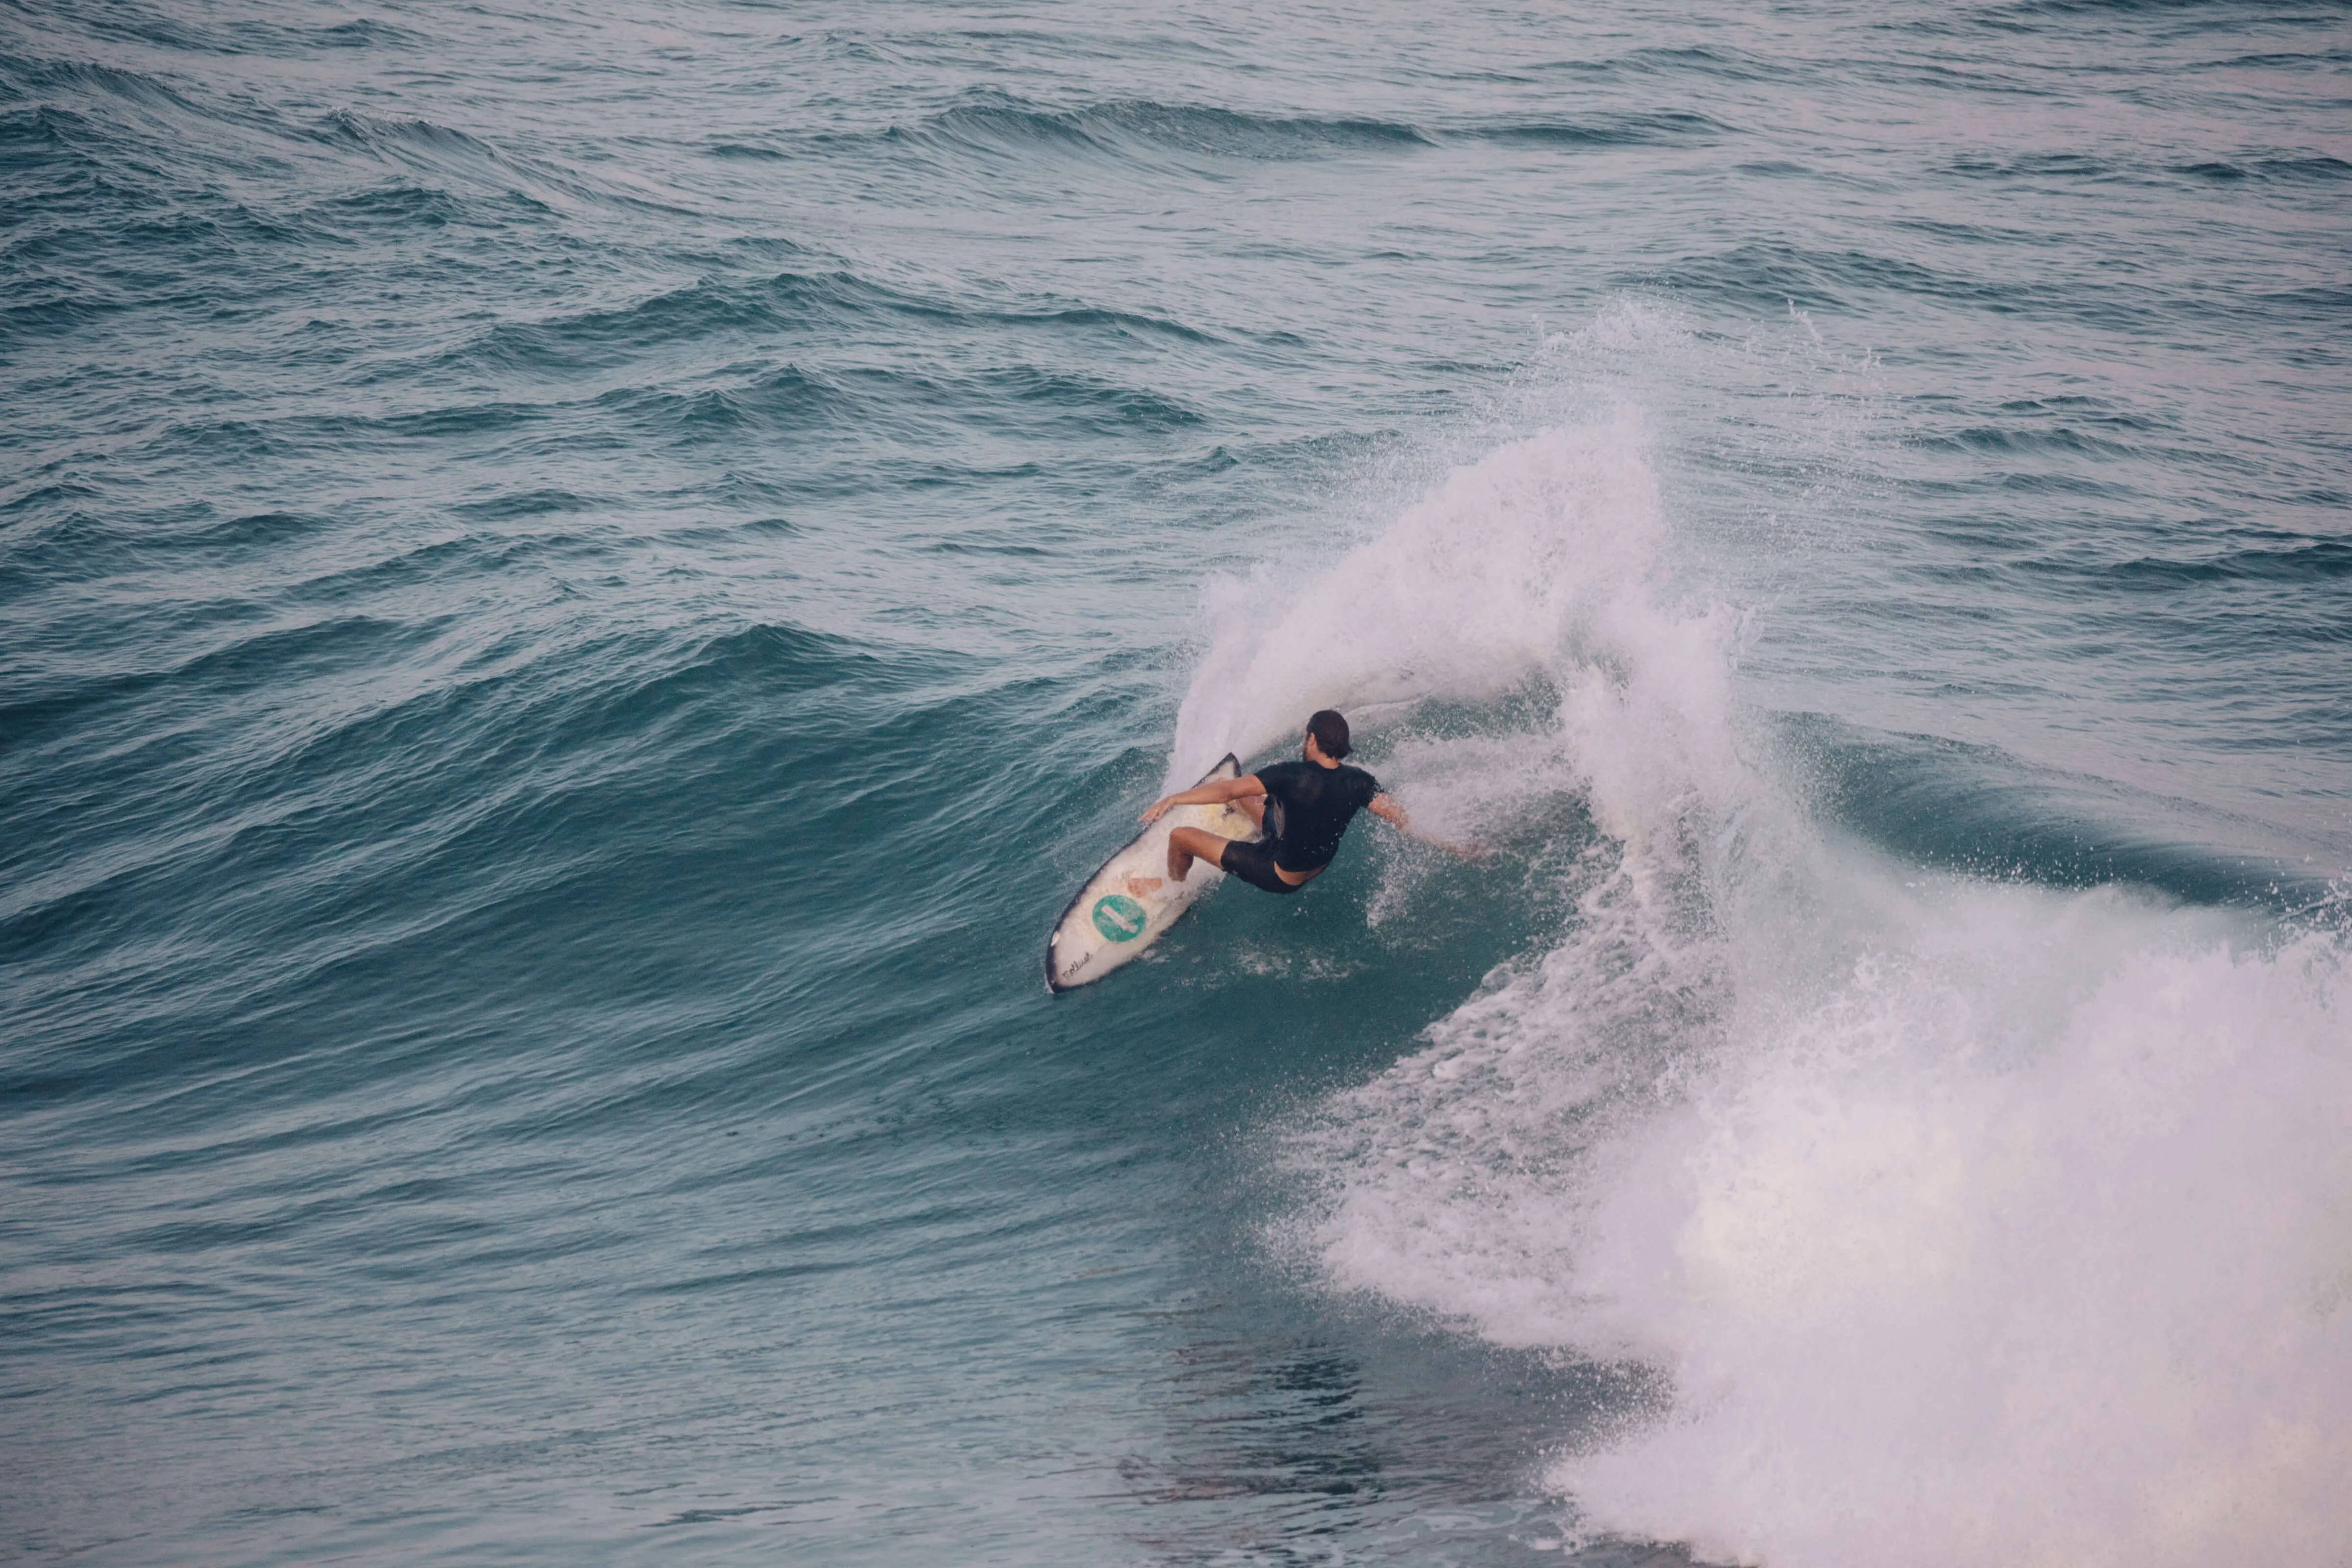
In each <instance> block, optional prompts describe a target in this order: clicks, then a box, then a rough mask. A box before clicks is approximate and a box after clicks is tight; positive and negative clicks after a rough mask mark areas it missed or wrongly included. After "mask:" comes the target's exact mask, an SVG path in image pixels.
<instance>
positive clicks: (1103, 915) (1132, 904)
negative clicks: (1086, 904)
mask: <svg viewBox="0 0 2352 1568" xmlns="http://www.w3.org/2000/svg"><path fill="white" fill-rule="evenodd" d="M1149 919H1150V917H1149V916H1147V915H1145V914H1144V912H1143V906H1142V905H1141V904H1139V903H1137V902H1136V901H1135V900H1133V899H1130V898H1129V897H1128V896H1127V895H1126V894H1125V893H1105V894H1104V895H1103V896H1102V897H1101V898H1099V899H1097V900H1095V930H1097V931H1100V932H1102V933H1103V935H1105V936H1107V937H1108V938H1110V939H1111V941H1113V942H1133V941H1134V940H1135V939H1136V938H1137V937H1139V936H1141V935H1142V934H1143V928H1144V925H1145V924H1146V922H1147V921H1148V920H1149Z"/></svg>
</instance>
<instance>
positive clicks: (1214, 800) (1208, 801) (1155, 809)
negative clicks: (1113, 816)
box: [1140, 773, 1265, 822]
mask: <svg viewBox="0 0 2352 1568" xmlns="http://www.w3.org/2000/svg"><path fill="white" fill-rule="evenodd" d="M1264 794H1265V784H1261V783H1259V782H1258V776H1257V775H1256V774H1255V773H1244V774H1243V775H1242V776H1241V777H1239V778H1237V779H1211V780H1210V781H1209V782H1208V783H1207V784H1194V785H1193V786H1192V788H1191V789H1188V790H1186V791H1184V792H1183V793H1182V794H1181V795H1163V796H1162V797H1160V799H1158V800H1155V801H1153V802H1152V803H1151V805H1150V808H1149V809H1148V810H1146V811H1145V812H1144V814H1143V816H1142V817H1141V818H1140V820H1142V821H1145V822H1157V821H1159V820H1160V818H1161V817H1163V816H1167V815H1168V808H1169V807H1170V806H1171V805H1224V804H1225V802H1227V801H1229V800H1239V799H1241V798H1242V797H1243V796H1244V795H1264Z"/></svg>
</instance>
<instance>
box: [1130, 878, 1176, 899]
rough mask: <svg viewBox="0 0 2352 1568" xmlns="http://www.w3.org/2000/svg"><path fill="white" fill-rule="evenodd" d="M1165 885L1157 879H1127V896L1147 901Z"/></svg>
mask: <svg viewBox="0 0 2352 1568" xmlns="http://www.w3.org/2000/svg"><path fill="white" fill-rule="evenodd" d="M1166 885H1167V884H1166V883H1165V882H1163V881H1162V880H1161V879H1160V878H1158V877H1129V879H1127V890H1128V894H1129V897H1131V898H1138V899H1148V898H1150V896H1151V895H1152V894H1154V893H1156V892H1158V891H1159V890H1160V889H1161V888H1162V887H1165V886H1166Z"/></svg>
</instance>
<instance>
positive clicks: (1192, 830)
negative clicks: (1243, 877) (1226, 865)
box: [1168, 827, 1233, 882]
mask: <svg viewBox="0 0 2352 1568" xmlns="http://www.w3.org/2000/svg"><path fill="white" fill-rule="evenodd" d="M1232 842H1233V840H1231V839H1229V838H1226V837H1223V836H1221V835H1219V834H1214V833H1211V832H1210V831H1208V830H1207V829H1206V828H1202V827H1180V828H1178V829H1177V830H1176V831H1175V832H1173V833H1171V834H1170V835H1169V836H1168V879H1169V880H1170V881H1171V882H1181V881H1182V880H1183V879H1185V878H1186V877H1189V876H1191V875H1192V862H1193V861H1195V860H1206V861H1207V862H1208V863H1209V864H1210V865H1212V866H1215V865H1220V864H1222V863H1223V861H1222V857H1223V854H1224V852H1225V846H1226V845H1228V844H1230V843H1232Z"/></svg>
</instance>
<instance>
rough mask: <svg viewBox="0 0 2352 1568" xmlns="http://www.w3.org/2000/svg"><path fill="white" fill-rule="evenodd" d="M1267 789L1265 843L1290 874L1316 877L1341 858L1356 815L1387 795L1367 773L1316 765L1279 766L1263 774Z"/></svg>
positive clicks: (1261, 778)
mask: <svg viewBox="0 0 2352 1568" xmlns="http://www.w3.org/2000/svg"><path fill="white" fill-rule="evenodd" d="M1257 782H1258V783H1260V784H1264V785H1265V841H1266V843H1267V844H1268V845H1269V846H1271V847H1273V850H1274V863H1275V864H1276V865H1277V866H1279V867H1281V868H1283V869H1284V870H1286V871H1312V870H1315V869H1317V868H1319V867H1322V866H1327V865H1328V864H1330V861H1331V857H1332V856H1334V855H1336V854H1338V853H1339V835H1341V834H1342V833H1345V832H1347V831H1348V824H1349V822H1351V821H1353V820H1355V816H1356V813H1358V812H1360V811H1361V810H1363V809H1364V807H1366V806H1368V805H1370V804H1371V803H1372V796H1374V795H1378V794H1380V793H1381V784H1380V781H1379V780H1378V779H1376V778H1374V777H1372V775H1371V774H1370V773H1366V772H1365V771H1364V770H1363V769H1361V768H1351V767H1349V765H1348V764H1347V763H1340V764H1339V766H1338V767H1336V768H1327V767H1322V766H1320V765H1318V764H1317V763H1307V762H1297V763H1275V764H1274V766H1272V767H1270V768H1260V769H1258V771H1257Z"/></svg>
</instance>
